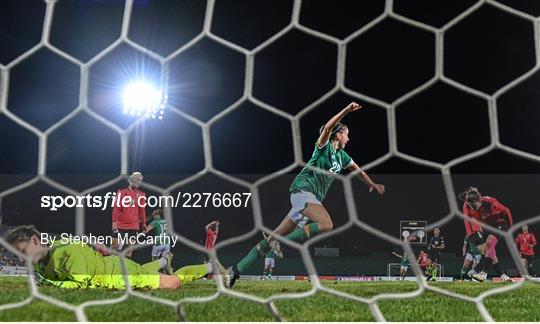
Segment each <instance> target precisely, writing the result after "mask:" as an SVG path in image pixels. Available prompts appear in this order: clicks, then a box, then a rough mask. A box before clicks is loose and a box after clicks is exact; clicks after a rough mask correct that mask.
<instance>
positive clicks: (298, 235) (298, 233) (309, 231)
mask: <svg viewBox="0 0 540 324" xmlns="http://www.w3.org/2000/svg"><path fill="white" fill-rule="evenodd" d="M317 233H319V226H318V225H317V223H311V224H308V225H306V226H304V227H302V228H297V229H295V230H294V231H292V232H291V233H289V234H288V235H286V236H285V238H286V239H289V240H291V241H295V242H299V241H303V240H307V239H308V238H310V237H312V236H314V235H315V234H317Z"/></svg>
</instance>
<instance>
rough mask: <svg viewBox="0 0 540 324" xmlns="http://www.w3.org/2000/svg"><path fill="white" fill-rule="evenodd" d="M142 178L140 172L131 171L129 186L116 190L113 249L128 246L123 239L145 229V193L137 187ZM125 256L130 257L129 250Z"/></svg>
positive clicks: (113, 217)
mask: <svg viewBox="0 0 540 324" xmlns="http://www.w3.org/2000/svg"><path fill="white" fill-rule="evenodd" d="M142 180H143V175H142V174H141V173H140V172H133V173H132V174H131V175H130V176H129V177H128V183H129V186H128V187H127V188H124V189H119V190H118V191H117V192H116V200H115V203H114V208H113V212H112V230H113V240H112V241H113V242H112V248H113V249H114V250H122V249H123V248H125V247H128V246H129V243H128V242H125V239H127V238H130V237H134V236H137V234H138V233H139V231H146V230H147V228H146V210H145V209H146V208H145V205H146V195H145V194H144V192H143V191H141V190H140V189H139V186H140V185H141V183H142ZM119 239H120V241H119ZM124 242H125V243H124ZM122 243H124V244H122ZM126 257H128V258H131V251H130V252H128V253H126Z"/></svg>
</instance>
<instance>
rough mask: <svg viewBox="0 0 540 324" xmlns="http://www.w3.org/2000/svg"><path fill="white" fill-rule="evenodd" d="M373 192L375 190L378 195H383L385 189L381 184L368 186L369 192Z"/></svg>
mask: <svg viewBox="0 0 540 324" xmlns="http://www.w3.org/2000/svg"><path fill="white" fill-rule="evenodd" d="M373 190H376V191H377V192H378V193H379V194H380V195H384V192H385V191H386V188H385V187H384V186H383V185H382V184H377V183H374V184H372V185H370V186H369V192H372V191H373Z"/></svg>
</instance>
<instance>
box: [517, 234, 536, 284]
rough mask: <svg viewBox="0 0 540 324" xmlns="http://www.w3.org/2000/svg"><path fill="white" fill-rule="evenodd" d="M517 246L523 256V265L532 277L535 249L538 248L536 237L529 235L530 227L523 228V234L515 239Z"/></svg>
mask: <svg viewBox="0 0 540 324" xmlns="http://www.w3.org/2000/svg"><path fill="white" fill-rule="evenodd" d="M515 242H516V245H517V247H518V249H519V254H520V256H521V263H522V264H523V266H524V267H525V268H527V271H528V272H529V274H530V275H531V276H532V275H533V273H532V271H533V267H532V261H533V257H534V247H535V246H536V243H537V242H536V237H534V234H533V233H529V226H528V225H523V226H521V233H520V234H519V235H518V236H517V237H516V239H515Z"/></svg>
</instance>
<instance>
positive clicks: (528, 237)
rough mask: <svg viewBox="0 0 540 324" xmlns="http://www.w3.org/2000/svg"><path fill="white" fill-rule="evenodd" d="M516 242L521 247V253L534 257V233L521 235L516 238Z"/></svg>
mask: <svg viewBox="0 0 540 324" xmlns="http://www.w3.org/2000/svg"><path fill="white" fill-rule="evenodd" d="M515 241H516V244H517V245H518V247H519V253H521V254H524V255H531V256H532V255H534V247H535V246H536V237H534V234H533V233H521V234H519V235H518V236H517V237H516V239H515Z"/></svg>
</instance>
